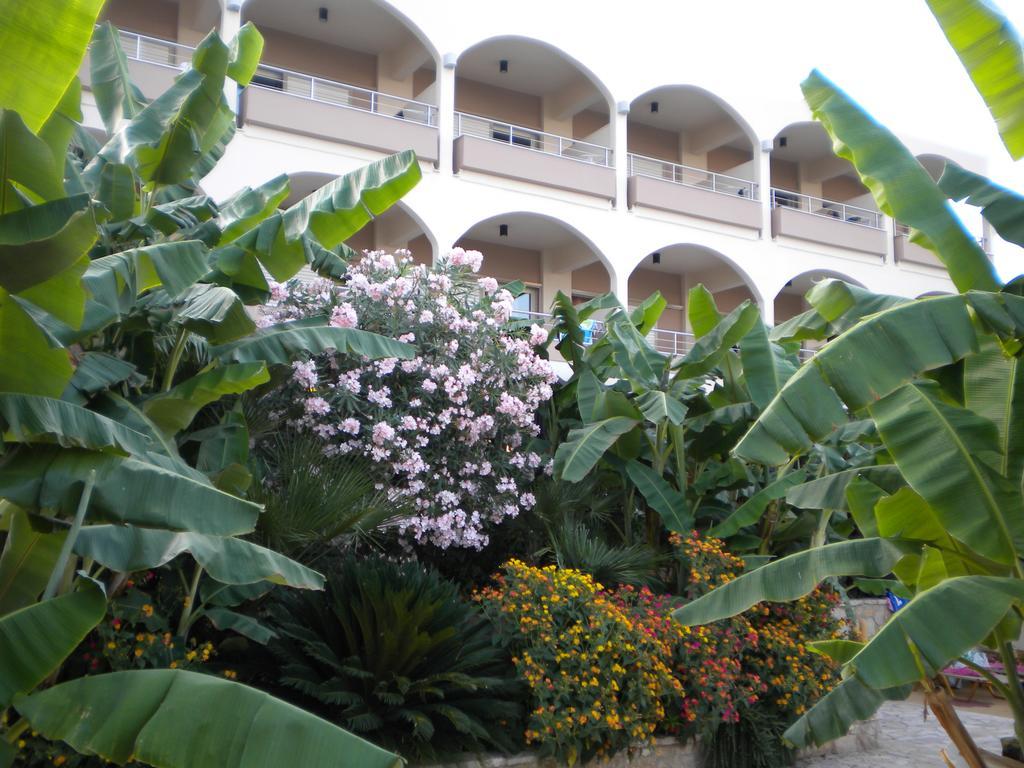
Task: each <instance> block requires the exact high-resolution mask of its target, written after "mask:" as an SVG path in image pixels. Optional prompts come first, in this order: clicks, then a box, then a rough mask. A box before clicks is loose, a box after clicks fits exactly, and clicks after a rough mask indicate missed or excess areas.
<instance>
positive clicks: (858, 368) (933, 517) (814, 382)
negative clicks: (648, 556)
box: [676, 0, 1024, 766]
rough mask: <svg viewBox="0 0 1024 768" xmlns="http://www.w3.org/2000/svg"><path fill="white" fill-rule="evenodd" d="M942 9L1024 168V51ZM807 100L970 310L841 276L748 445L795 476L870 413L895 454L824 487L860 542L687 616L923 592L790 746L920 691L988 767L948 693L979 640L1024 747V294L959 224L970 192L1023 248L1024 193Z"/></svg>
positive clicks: (974, 19)
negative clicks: (802, 359) (822, 593)
mask: <svg viewBox="0 0 1024 768" xmlns="http://www.w3.org/2000/svg"><path fill="white" fill-rule="evenodd" d="M929 6H930V7H931V10H932V12H933V13H934V15H935V17H936V19H937V20H938V21H939V23H940V25H941V27H942V29H943V30H944V32H945V33H946V36H947V38H948V39H949V40H950V42H951V43H952V45H953V47H954V48H955V49H956V51H957V53H958V54H959V55H960V57H961V60H962V61H963V63H964V65H965V66H966V68H967V70H968V72H969V74H970V75H971V77H972V80H973V81H974V83H975V85H976V86H977V88H978V90H979V92H980V93H981V95H982V96H983V97H984V99H985V100H986V102H987V103H988V105H989V107H990V109H991V111H992V113H993V115H995V116H996V118H997V121H998V127H999V129H1000V132H1001V135H1002V137H1003V139H1004V143H1005V144H1006V146H1007V147H1008V148H1009V149H1010V151H1011V154H1012V155H1013V156H1014V158H1015V159H1019V158H1020V157H1022V156H1024V102H1022V101H1021V98H1020V95H1021V94H1022V93H1024V64H1022V62H1024V46H1022V44H1021V40H1020V38H1019V37H1018V36H1017V34H1016V32H1014V30H1013V29H1012V27H1011V26H1010V24H1009V22H1008V21H1007V20H1006V19H1005V18H1004V17H1003V16H1002V15H1001V14H1000V13H999V12H998V11H997V10H996V9H995V8H994V7H993V6H992V5H991V4H990V3H988V2H982V1H981V0H958V1H957V2H950V1H949V0H930V1H929ZM803 90H804V95H805V98H806V99H807V102H808V104H809V105H810V106H811V109H812V110H813V112H814V115H815V117H817V118H818V119H819V120H820V121H821V122H822V124H823V125H824V127H825V128H826V130H827V131H828V132H829V133H830V134H831V136H832V138H833V140H834V144H835V147H836V149H837V152H838V154H839V155H840V156H841V157H845V158H847V159H849V160H850V161H851V162H852V163H853V164H854V166H855V167H856V168H857V171H858V172H859V173H860V175H861V178H862V179H863V181H864V183H865V184H866V185H867V186H868V188H869V189H870V190H871V191H872V193H873V194H874V195H875V199H876V201H877V202H878V204H879V206H880V207H881V208H882V210H884V211H885V212H886V213H888V214H889V215H891V216H893V217H894V218H896V219H898V220H899V221H902V222H904V223H906V224H908V225H909V226H910V227H911V228H912V238H911V239H913V240H915V241H916V242H919V243H921V244H922V245H924V246H927V247H929V248H931V249H932V250H934V251H935V253H936V254H937V255H938V256H939V258H940V259H941V260H942V261H943V263H944V264H945V265H946V267H947V268H948V270H949V274H950V277H951V279H952V281H953V283H954V284H955V285H956V287H957V289H958V290H959V292H960V293H959V294H958V295H952V296H940V297H931V298H925V299H918V300H916V301H908V300H906V299H902V298H900V297H895V296H879V295H874V294H868V293H866V292H860V291H855V290H854V289H852V287H850V286H847V285H844V284H842V283H839V282H837V281H829V282H826V283H824V284H819V285H817V286H815V288H814V289H812V291H811V292H810V293H809V294H808V300H809V301H810V303H811V305H812V309H811V310H809V311H808V312H807V313H806V314H805V315H802V316H800V317H798V318H796V319H795V320H794V321H793V322H791V323H789V324H788V327H787V328H785V329H776V330H777V331H780V332H783V333H792V334H799V335H803V336H804V337H805V338H806V337H809V336H815V337H820V338H827V337H833V336H834V337H835V338H833V339H832V340H831V341H829V342H828V343H827V344H826V345H825V346H824V347H823V348H822V350H821V351H820V352H818V353H817V354H816V355H815V356H814V358H813V359H812V360H811V361H810V362H809V363H806V364H805V365H804V366H803V367H802V368H801V369H800V370H799V371H798V372H797V373H796V374H795V375H794V376H793V377H792V378H790V379H789V381H788V382H786V384H785V386H783V387H782V388H781V389H780V391H779V392H778V394H777V395H776V396H775V397H774V399H773V400H772V402H771V403H770V404H769V405H768V406H767V408H766V409H765V410H764V411H763V412H762V413H761V415H760V417H759V418H758V420H757V422H756V423H755V424H754V425H753V426H752V427H751V428H750V430H749V431H748V432H747V434H746V435H745V436H744V437H743V439H742V440H741V441H740V442H739V444H738V445H737V446H736V448H735V451H734V453H735V455H736V456H737V457H739V458H742V459H746V460H748V461H751V462H756V463H760V464H763V465H766V466H779V465H787V464H790V463H792V462H793V461H795V460H796V461H799V460H800V457H802V456H805V455H807V454H808V452H810V451H812V450H814V447H815V445H816V444H820V443H821V441H823V440H826V439H829V437H830V436H834V435H835V434H836V433H837V432H841V431H842V430H846V429H848V428H849V425H850V422H851V419H854V418H861V419H863V418H867V419H870V420H871V422H872V424H873V429H874V430H875V431H876V432H877V435H878V437H879V439H880V440H881V443H882V445H883V447H884V449H885V451H884V452H883V453H880V454H878V457H877V458H878V462H879V463H878V465H877V466H873V467H867V468H859V469H853V470H850V471H846V472H840V473H837V474H833V475H829V476H826V477H823V478H820V479H818V480H816V481H815V485H816V487H815V488H814V489H813V490H814V495H816V496H817V497H818V499H819V501H818V502H817V504H818V507H819V508H821V509H840V508H843V509H847V510H849V512H850V513H851V515H852V516H853V518H854V519H855V521H856V523H857V527H858V528H859V531H860V535H861V538H857V539H855V540H852V541H848V542H841V543H836V544H830V545H826V546H821V547H816V548H814V549H811V550H809V551H806V552H801V553H798V554H794V555H790V556H788V557H785V558H782V559H781V560H778V561H777V562H774V563H770V564H768V565H766V566H764V567H762V568H760V569H758V570H755V571H752V572H750V573H747V574H745V575H743V576H741V577H740V578H738V579H736V580H735V581H732V582H730V583H728V584H726V585H724V586H721V587H719V588H718V589H715V590H713V591H712V592H710V593H709V594H707V595H705V596H704V597H702V598H700V599H698V600H696V601H695V602H693V603H691V604H689V605H687V606H684V607H683V608H682V609H680V610H679V611H678V612H677V613H676V617H677V618H678V619H679V620H681V621H683V622H684V623H687V624H696V623H705V622H710V621H714V620H716V619H720V618H723V617H726V616H731V615H734V614H736V613H738V612H740V611H743V610H745V609H746V608H748V607H750V606H751V605H753V604H755V603H757V602H759V601H762V600H772V601H786V600H792V599H795V598H797V597H799V596H801V595H804V594H807V593H808V592H809V591H810V590H811V589H813V588H814V586H815V585H817V584H818V583H819V582H820V581H821V580H823V579H825V578H828V577H836V576H838V577H842V576H866V577H869V578H872V579H887V578H888V581H886V582H883V583H886V584H888V585H890V586H891V587H892V588H893V589H894V590H899V591H902V592H903V593H905V594H907V595H909V596H910V597H911V599H910V602H909V603H908V604H907V605H906V606H905V607H903V608H902V609H900V610H899V611H898V612H897V613H895V614H894V615H893V617H892V618H891V619H890V621H889V622H888V624H886V625H885V627H883V628H882V630H881V631H880V632H879V633H878V634H877V635H875V636H874V637H873V638H871V640H870V641H869V642H867V643H865V644H861V643H857V642H853V641H834V642H828V643H822V644H820V645H819V646H818V650H820V651H821V652H823V653H827V654H828V655H831V656H833V657H834V658H835V659H836V660H838V661H840V662H842V663H843V664H844V680H843V682H842V683H841V684H840V685H839V686H838V687H837V688H836V689H835V690H833V691H832V692H831V693H829V694H828V695H827V696H825V697H824V698H823V699H822V700H821V701H820V702H819V703H818V704H817V705H816V706H814V707H813V708H812V709H811V710H810V711H809V712H807V714H806V715H804V716H803V717H802V718H801V719H800V720H799V721H798V722H797V723H796V724H795V725H793V726H792V727H791V728H790V729H789V730H788V731H787V732H786V737H787V738H788V739H789V740H790V741H792V742H794V743H795V744H798V745H805V744H812V743H814V744H820V743H823V742H825V741H828V740H830V739H834V738H836V737H837V736H839V735H841V734H842V733H844V732H845V731H846V729H847V728H848V727H849V725H850V724H851V723H852V722H853V721H855V720H858V719H862V718H865V717H868V716H870V715H871V714H872V713H874V712H875V710H877V708H878V707H879V706H880V705H881V704H882V702H884V701H885V700H887V699H900V698H905V697H906V696H907V695H908V694H909V692H910V690H911V687H912V685H913V684H915V683H920V684H922V685H923V686H924V688H925V690H926V696H927V700H928V703H929V704H930V706H931V708H932V709H933V711H934V712H935V714H936V716H937V719H938V720H939V722H940V723H942V725H943V726H944V727H946V729H947V731H948V732H949V733H950V736H951V738H952V739H953V741H954V743H955V744H956V745H957V747H958V748H959V749H960V752H961V754H962V755H963V757H964V759H965V760H966V761H967V763H968V764H969V765H971V766H981V765H982V764H983V758H982V757H981V755H980V752H979V750H978V749H977V747H976V746H975V745H974V743H973V741H972V740H971V739H970V737H969V735H968V734H967V732H966V730H965V729H964V727H963V725H962V724H961V723H960V721H959V719H958V718H957V717H956V713H955V710H953V708H952V707H951V706H950V704H949V702H948V699H947V698H946V696H945V694H944V693H943V692H942V687H941V686H940V685H937V684H936V683H934V682H933V680H934V678H935V677H936V676H937V675H939V674H940V673H941V671H942V670H943V669H944V668H945V667H946V666H947V665H948V664H950V663H951V662H953V661H955V660H958V659H959V660H960V662H961V663H963V664H966V665H968V666H975V667H976V666H977V665H976V664H975V663H974V662H973V661H972V660H971V659H970V658H967V656H966V655H967V654H968V652H969V651H971V650H972V649H974V648H975V647H977V646H979V645H981V646H984V647H986V648H988V649H990V650H991V651H993V652H995V653H997V654H999V655H1001V657H1002V660H1003V664H1004V668H1005V670H1006V674H1005V677H1000V676H996V675H994V674H993V673H992V672H991V670H988V669H984V668H980V667H979V668H978V672H979V674H980V675H982V676H983V677H985V678H986V679H987V680H988V682H989V683H991V684H992V686H993V687H994V688H995V689H996V690H998V691H999V692H1000V693H1001V694H1002V695H1003V696H1004V697H1005V698H1006V700H1007V702H1008V704H1009V706H1010V709H1011V711H1012V713H1013V716H1014V727H1015V730H1016V733H1017V737H1018V739H1019V740H1022V741H1024V738H1022V737H1024V687H1022V685H1021V681H1020V677H1019V675H1018V674H1017V658H1016V654H1015V652H1014V642H1015V641H1016V640H1017V639H1018V638H1019V637H1020V634H1021V624H1022V618H1024V495H1022V482H1024V474H1022V471H1024V432H1022V424H1024V365H1022V364H1021V359H1020V358H1021V353H1022V350H1024V281H1022V279H1021V278H1017V279H1016V280H1013V281H1011V282H1009V283H1006V284H1005V285H1004V284H1003V283H1002V281H1000V280H999V278H998V276H997V275H996V274H995V271H994V269H993V267H992V264H991V263H990V261H989V259H988V257H987V256H986V254H985V253H984V252H983V251H982V250H981V248H980V247H979V245H978V244H977V243H976V242H975V240H974V239H973V238H972V237H971V235H970V234H969V233H968V232H967V231H966V230H965V229H964V227H963V225H962V224H961V222H960V221H959V219H958V218H956V216H955V215H954V214H953V213H952V211H951V209H950V206H949V204H948V201H947V197H954V198H957V199H959V198H961V197H966V199H967V201H968V202H969V203H971V204H974V205H979V206H981V207H982V215H983V216H985V217H986V218H987V219H988V220H989V221H990V223H991V224H992V225H993V226H994V227H995V228H996V230H997V231H998V232H999V233H1000V234H1001V235H1002V236H1003V237H1004V238H1005V239H1006V240H1008V241H1010V242H1013V243H1016V244H1017V245H1024V237H1022V234H1021V222H1024V198H1022V197H1021V196H1019V195H1016V194H1014V193H1012V192H1010V191H1009V190H1006V189H1004V188H1002V187H999V186H997V185H995V184H993V183H992V182H990V181H988V180H987V179H984V178H983V177H980V176H977V175H976V174H972V173H970V172H968V171H965V170H964V169H961V168H959V167H957V166H954V165H948V166H947V168H946V171H945V172H944V174H943V176H942V178H941V179H940V181H939V183H938V185H936V184H935V183H934V182H933V181H932V179H931V177H930V176H929V175H928V173H927V172H926V171H925V170H924V168H922V167H921V166H920V165H919V164H918V163H917V161H916V160H915V159H914V157H913V155H912V154H911V153H910V152H909V151H908V150H907V149H906V148H905V147H904V146H903V145H902V144H901V143H900V142H899V141H898V140H897V139H896V137H895V136H893V135H892V134H891V133H890V132H889V131H887V130H886V129H884V128H883V127H881V126H879V125H878V124H877V123H876V122H875V121H874V120H872V119H871V118H870V117H869V116H868V115H867V114H866V113H865V112H864V111H863V110H862V109H861V108H860V107H859V106H858V105H857V104H855V103H854V102H853V101H851V100H850V99H849V97H847V96H846V95H845V94H844V93H843V92H842V91H840V90H839V89H838V88H836V87H835V86H834V85H833V84H832V83H831V82H829V81H828V80H827V79H826V78H824V77H823V76H822V75H820V74H819V73H818V72H813V73H812V74H811V76H810V77H809V78H808V79H807V80H806V81H805V82H804V83H803Z"/></svg>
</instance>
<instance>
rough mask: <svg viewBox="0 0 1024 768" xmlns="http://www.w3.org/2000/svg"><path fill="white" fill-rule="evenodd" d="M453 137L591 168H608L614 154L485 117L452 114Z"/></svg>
mask: <svg viewBox="0 0 1024 768" xmlns="http://www.w3.org/2000/svg"><path fill="white" fill-rule="evenodd" d="M455 136H456V138H458V137H459V136H476V137H477V138H481V139H489V140H490V141H497V142H500V143H501V144H511V145H512V146H514V147H522V148H523V149H532V150H533V151H535V152H543V153H544V154H546V155H557V156H558V157H567V158H569V159H570V160H579V161H580V162H584V163H593V164H594V165H604V166H608V167H611V165H612V160H613V154H614V153H613V152H612V150H611V149H609V148H608V147H602V146H601V145H600V144H591V143H589V142H586V141H580V140H578V139H570V138H568V137H567V136H558V135H556V134H553V133H545V132H544V131H535V130H534V129H532V128H524V127H522V126H521V125H512V124H511V123H503V122H501V121H500V120H491V119H490V118H487V117H478V116H476V115H467V114H463V113H462V112H456V113H455Z"/></svg>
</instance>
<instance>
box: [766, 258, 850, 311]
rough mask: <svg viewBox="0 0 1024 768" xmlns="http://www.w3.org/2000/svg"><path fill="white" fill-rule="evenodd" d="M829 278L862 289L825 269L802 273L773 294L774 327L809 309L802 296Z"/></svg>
mask: <svg viewBox="0 0 1024 768" xmlns="http://www.w3.org/2000/svg"><path fill="white" fill-rule="evenodd" d="M830 277H834V278H837V279H839V280H843V281H844V282H847V283H853V284H854V285H857V286H860V287H861V288H863V287H864V285H863V284H862V283H861V282H860V281H859V280H854V279H853V278H852V277H850V276H848V275H844V274H841V273H839V272H833V271H830V270H827V269H816V270H812V271H810V272H802V273H801V274H799V275H796V276H795V277H793V278H792V279H790V280H787V281H786V284H785V285H784V286H782V289H781V290H780V291H779V292H778V293H777V294H775V299H774V309H775V323H776V325H777V324H779V323H783V322H785V321H786V320H790V319H792V318H794V317H796V316H797V315H799V314H801V313H802V312H806V311H807V310H808V309H810V305H809V304H808V303H807V300H806V299H805V298H804V296H805V295H806V294H807V292H808V291H809V290H811V288H813V287H814V285H815V283H820V282H821V281H822V280H826V279H828V278H830Z"/></svg>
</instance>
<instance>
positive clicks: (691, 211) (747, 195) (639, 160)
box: [627, 154, 761, 229]
mask: <svg viewBox="0 0 1024 768" xmlns="http://www.w3.org/2000/svg"><path fill="white" fill-rule="evenodd" d="M628 160H629V181H628V183H627V184H628V186H627V199H628V202H629V207H630V208H633V207H636V206H642V207H645V208H656V209H658V210H662V211H669V212H670V213H681V214H685V215H688V216H697V217H698V218H702V219H710V220H712V221H720V222H723V223H726V224H736V225H738V226H741V227H749V228H752V229H759V228H760V227H761V206H760V205H759V204H758V185H757V184H756V183H754V182H752V181H749V180H747V179H740V178H737V177H735V176H726V175H725V174H721V173H714V172H712V171H707V170H703V169H701V168H691V167H690V166H687V165H679V164H677V163H670V162H667V161H665V160H656V159H654V158H651V157H644V156H642V155H633V154H631V155H629V158H628Z"/></svg>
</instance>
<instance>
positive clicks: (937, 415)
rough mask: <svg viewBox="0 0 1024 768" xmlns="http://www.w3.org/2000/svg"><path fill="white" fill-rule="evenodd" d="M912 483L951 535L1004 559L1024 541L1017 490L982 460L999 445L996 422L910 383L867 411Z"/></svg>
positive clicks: (1009, 559)
mask: <svg viewBox="0 0 1024 768" xmlns="http://www.w3.org/2000/svg"><path fill="white" fill-rule="evenodd" d="M869 410H870V412H871V416H872V418H874V420H875V423H876V424H877V426H878V433H879V434H880V435H881V436H882V440H883V442H884V443H885V447H886V448H887V449H888V450H889V453H890V454H892V458H893V461H894V462H895V463H896V466H898V467H899V468H900V472H901V473H902V474H903V476H904V477H905V478H906V480H907V482H908V483H909V484H910V487H911V488H913V489H914V490H915V491H916V492H917V493H919V494H920V495H921V496H922V497H924V499H925V501H927V502H928V504H929V505H930V506H931V508H932V509H934V510H935V512H936V514H937V515H938V517H939V519H940V520H941V521H942V524H943V526H944V527H945V528H946V530H948V531H949V533H950V535H952V536H953V537H954V538H956V539H958V540H960V541H962V542H963V543H965V544H967V545H968V546H969V547H971V548H972V549H974V550H975V551H976V552H978V553H980V554H982V555H984V556H985V557H988V558H990V559H992V560H995V561H998V562H1001V563H1011V562H1013V561H1014V560H1015V559H1016V555H1015V554H1014V552H1015V545H1019V544H1021V543H1022V542H1024V504H1022V502H1021V495H1020V489H1019V488H1015V487H1013V486H1012V484H1010V483H1008V482H1007V481H1006V480H1005V479H1003V478H1001V477H1000V476H999V475H997V474H996V472H995V471H994V470H992V469H991V468H989V467H988V466H987V465H986V464H985V463H984V461H985V458H986V456H990V457H994V456H996V455H997V452H998V449H999V435H998V431H997V429H996V426H995V424H993V423H992V422H991V421H989V420H987V419H984V418H981V417H980V416H978V415H977V414H975V413H973V412H971V411H969V410H967V409H965V408H959V407H957V406H953V405H949V404H947V403H944V402H942V401H940V400H938V399H937V398H935V397H933V396H930V395H929V394H928V393H927V392H925V391H924V390H922V389H921V388H919V387H916V386H914V385H912V384H908V385H906V386H903V387H901V388H900V389H898V390H896V391H895V392H893V393H892V394H890V395H889V396H888V397H885V398H883V399H882V400H879V401H878V402H877V403H875V404H874V405H872V406H871V408H870V409H869Z"/></svg>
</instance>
